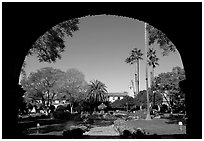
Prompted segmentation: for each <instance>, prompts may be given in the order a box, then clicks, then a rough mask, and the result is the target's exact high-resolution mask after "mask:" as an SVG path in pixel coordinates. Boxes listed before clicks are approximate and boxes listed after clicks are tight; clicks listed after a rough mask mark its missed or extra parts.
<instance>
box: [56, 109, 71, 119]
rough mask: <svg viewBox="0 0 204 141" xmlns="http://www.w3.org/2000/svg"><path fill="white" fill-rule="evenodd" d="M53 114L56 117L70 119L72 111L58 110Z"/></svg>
mask: <svg viewBox="0 0 204 141" xmlns="http://www.w3.org/2000/svg"><path fill="white" fill-rule="evenodd" d="M53 116H54V118H55V119H61V120H65V119H70V117H71V113H70V112H64V111H63V110H56V111H55V112H54V113H53Z"/></svg>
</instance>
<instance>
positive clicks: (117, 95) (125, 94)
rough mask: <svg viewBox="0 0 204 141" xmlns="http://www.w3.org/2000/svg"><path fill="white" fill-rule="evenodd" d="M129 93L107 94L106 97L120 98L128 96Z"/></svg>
mask: <svg viewBox="0 0 204 141" xmlns="http://www.w3.org/2000/svg"><path fill="white" fill-rule="evenodd" d="M127 95H128V93H127V92H115V93H107V94H106V96H113V97H120V96H127Z"/></svg>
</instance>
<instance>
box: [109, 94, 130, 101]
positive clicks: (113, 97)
mask: <svg viewBox="0 0 204 141" xmlns="http://www.w3.org/2000/svg"><path fill="white" fill-rule="evenodd" d="M124 96H130V95H129V94H128V93H127V92H118V93H108V94H107V95H106V97H107V100H108V101H110V102H114V101H116V100H121V99H123V97H124Z"/></svg>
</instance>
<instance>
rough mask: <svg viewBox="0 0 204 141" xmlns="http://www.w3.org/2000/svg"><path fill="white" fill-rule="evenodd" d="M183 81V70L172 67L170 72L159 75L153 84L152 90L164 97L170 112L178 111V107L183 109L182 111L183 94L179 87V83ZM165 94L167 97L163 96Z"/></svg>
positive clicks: (183, 105) (183, 104)
mask: <svg viewBox="0 0 204 141" xmlns="http://www.w3.org/2000/svg"><path fill="white" fill-rule="evenodd" d="M183 80H185V71H184V69H182V68H180V67H174V68H173V69H172V72H167V73H161V74H159V75H158V77H156V78H155V80H154V82H153V89H154V90H156V91H157V92H159V93H161V94H162V95H163V96H164V98H165V99H166V101H167V102H168V105H169V106H170V108H171V110H172V112H173V110H175V109H178V107H179V106H180V107H183V109H184V107H185V103H184V100H185V94H184V93H183V92H182V91H181V89H180V87H179V83H180V82H181V81H183ZM165 94H166V95H167V96H165ZM168 97H169V100H168ZM179 104H181V105H179ZM176 107H177V108H176Z"/></svg>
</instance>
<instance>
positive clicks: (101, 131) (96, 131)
mask: <svg viewBox="0 0 204 141" xmlns="http://www.w3.org/2000/svg"><path fill="white" fill-rule="evenodd" d="M83 135H89V136H119V133H118V131H117V130H116V129H115V128H114V126H113V125H110V126H103V127H94V128H91V129H90V131H88V132H85V133H84V134H83Z"/></svg>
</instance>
